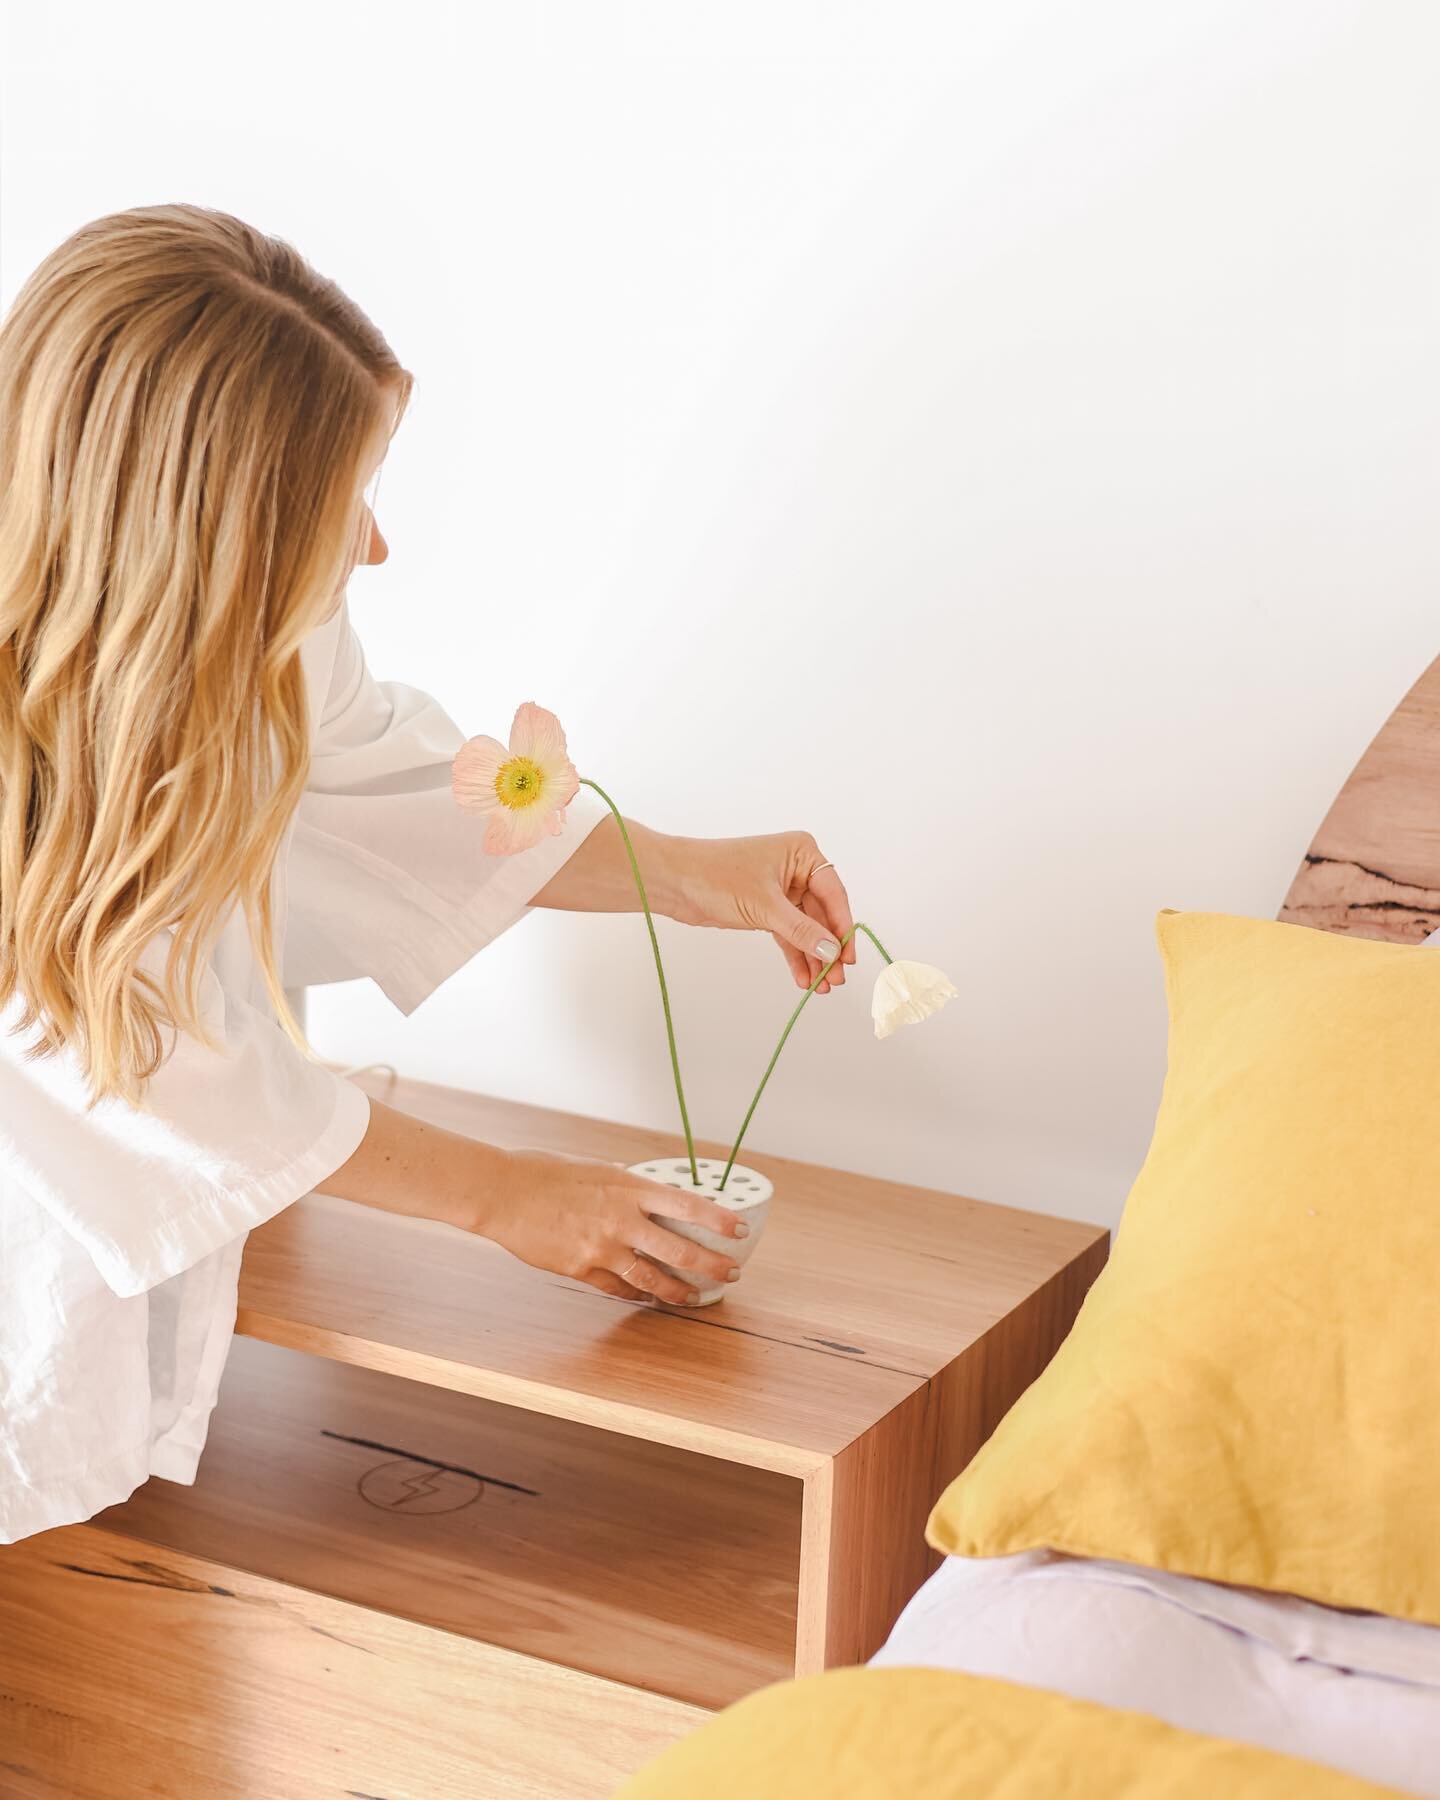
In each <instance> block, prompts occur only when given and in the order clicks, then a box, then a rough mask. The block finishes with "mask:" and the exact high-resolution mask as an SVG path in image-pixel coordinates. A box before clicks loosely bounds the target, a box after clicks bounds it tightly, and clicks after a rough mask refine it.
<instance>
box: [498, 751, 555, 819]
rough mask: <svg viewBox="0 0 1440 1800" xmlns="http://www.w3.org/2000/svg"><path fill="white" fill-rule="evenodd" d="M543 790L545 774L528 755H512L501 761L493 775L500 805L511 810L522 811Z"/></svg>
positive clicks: (530, 804) (531, 803) (534, 801)
mask: <svg viewBox="0 0 1440 1800" xmlns="http://www.w3.org/2000/svg"><path fill="white" fill-rule="evenodd" d="M544 791H545V776H544V774H543V772H542V771H541V769H540V768H539V766H538V765H537V764H536V763H533V762H532V761H531V760H530V758H529V757H528V756H512V757H511V758H510V760H509V762H506V763H501V765H500V769H499V773H498V774H497V775H496V777H495V793H496V797H497V798H498V799H499V801H500V804H501V805H502V806H508V807H509V808H510V810H511V811H512V812H524V810H525V808H526V807H527V806H534V805H535V803H536V801H537V800H539V799H540V797H541V795H542V794H543V793H544Z"/></svg>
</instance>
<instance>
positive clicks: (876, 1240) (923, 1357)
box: [238, 1077, 1105, 1476]
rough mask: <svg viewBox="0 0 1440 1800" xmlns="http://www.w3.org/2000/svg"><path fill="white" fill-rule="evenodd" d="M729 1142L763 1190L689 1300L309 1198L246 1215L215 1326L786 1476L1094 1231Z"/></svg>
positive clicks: (615, 1147)
mask: <svg viewBox="0 0 1440 1800" xmlns="http://www.w3.org/2000/svg"><path fill="white" fill-rule="evenodd" d="M362 1085H364V1086H365V1087H366V1088H367V1090H368V1091H370V1092H371V1093H374V1094H375V1095H376V1096H377V1097H379V1098H383V1099H384V1100H386V1101H387V1102H388V1103H389V1104H391V1105H394V1106H398V1107H401V1108H403V1109H404V1110H406V1111H407V1112H411V1113H414V1114H416V1115H417V1116H419V1117H422V1118H426V1119H429V1120H432V1121H434V1122H435V1123H437V1124H441V1125H444V1126H446V1127H447V1128H448V1129H451V1130H457V1131H464V1132H467V1133H469V1134H470V1135H472V1136H475V1137H480V1138H484V1139H486V1140H488V1141H490V1142H492V1143H498V1144H502V1145H504V1146H506V1147H507V1148H522V1147H527V1146H528V1147H532V1148H537V1149H548V1150H562V1151H566V1152H569V1153H571V1154H577V1155H578V1154H583V1155H589V1156H593V1157H597V1158H601V1159H604V1160H608V1161H613V1162H621V1163H625V1162H635V1161H639V1160H641V1159H642V1158H643V1157H645V1156H647V1155H654V1154H662V1155H667V1156H668V1155H673V1154H675V1153H676V1152H677V1151H678V1149H679V1147H680V1140H679V1139H678V1138H674V1137H670V1136H666V1135H665V1134H657V1133H654V1132H646V1131H641V1130H640V1129H638V1128H636V1127H631V1126H623V1125H614V1124H610V1123H607V1122H605V1121H601V1120H594V1119H582V1118H579V1117H577V1116H575V1115H572V1114H567V1113H560V1112H552V1111H549V1110H547V1109H545V1108H541V1107H531V1106H521V1105H518V1104H515V1103H512V1102H509V1101H498V1100H493V1099H489V1098H486V1097H484V1096H481V1095H476V1094H467V1093H463V1092H460V1091H458V1090H456V1089H450V1088H441V1087H435V1086H432V1085H430V1084H428V1083H422V1082H415V1081H407V1080H399V1081H396V1080H388V1081H387V1080H385V1079H383V1078H376V1077H369V1078H366V1079H365V1080H364V1081H363V1082H362ZM701 1148H702V1150H704V1151H706V1152H707V1153H708V1151H709V1150H710V1149H712V1148H713V1149H716V1150H719V1149H720V1148H721V1146H718V1145H716V1146H707V1145H702V1146H701ZM748 1154H749V1153H748V1152H747V1155H748ZM750 1160H751V1161H752V1162H753V1163H754V1164H755V1166H756V1167H758V1168H760V1169H761V1170H762V1171H763V1172H764V1173H765V1174H766V1175H768V1176H770V1178H771V1179H772V1180H773V1181H774V1182H775V1184H776V1196H777V1198H776V1205H775V1208H774V1211H773V1214H772V1217H771V1221H770V1224H769V1226H768V1227H767V1230H766V1235H765V1238H764V1240H763V1241H762V1243H761V1244H760V1245H759V1246H758V1248H757V1249H756V1252H755V1254H754V1256H753V1257H752V1259H751V1260H750V1262H749V1264H748V1265H747V1267H746V1271H745V1275H744V1278H743V1279H742V1280H741V1281H740V1282H739V1283H737V1284H736V1290H735V1292H734V1293H733V1294H731V1295H728V1296H727V1297H726V1299H725V1300H723V1301H722V1302H720V1304H719V1305H717V1306H715V1307H710V1308H706V1309H704V1311H703V1312H691V1311H688V1310H687V1309H684V1308H673V1309H671V1308H651V1307H644V1306H636V1305H633V1304H630V1303H627V1302H625V1301H620V1300H612V1299H610V1298H608V1297H607V1296H605V1295H601V1294H597V1293H595V1292H594V1291H593V1290H592V1289H589V1288H585V1287H582V1286H581V1285H580V1284H579V1283H575V1282H567V1281H564V1280H561V1279H559V1278H557V1277H553V1276H547V1275H544V1274H542V1273H541V1272H539V1271H537V1270H534V1269H530V1268H528V1267H526V1266H525V1265H524V1264H521V1263H518V1262H516V1261H515V1260H514V1259H513V1258H512V1257H509V1256H507V1255H506V1253H505V1252H504V1251H502V1250H499V1249H498V1248H496V1247H495V1246H494V1245H492V1244H489V1243H486V1242H484V1241H483V1240H481V1239H477V1238H467V1237H465V1236H464V1235H463V1234H462V1233H459V1232H456V1231H452V1230H449V1229H447V1228H445V1227H443V1226H439V1225H433V1224H430V1223H428V1222H425V1221H416V1220H410V1219H401V1218H397V1217H395V1216H394V1215H390V1214H382V1213H377V1212H373V1211H371V1210H369V1209H367V1208H363V1207H355V1206H351V1205H349V1204H348V1203H347V1202H344V1201H338V1200H333V1199H330V1198H328V1197H318V1196H312V1197H311V1198H309V1199H307V1200H304V1201H301V1202H300V1203H299V1204H297V1205H296V1206H294V1207H291V1208H289V1209H287V1211H286V1212H284V1213H282V1214H281V1215H280V1216H279V1217H278V1218H276V1219H275V1220H272V1221H271V1222H270V1223H269V1224H268V1225H265V1226H263V1227H262V1228H261V1229H260V1230H259V1231H256V1232H254V1233H252V1235H251V1238H250V1241H249V1244H248V1246H247V1250H246V1258H245V1266H244V1270H243V1272H242V1278H241V1292H240V1319H239V1324H238V1329H239V1330H241V1331H243V1332H246V1333H248V1334H250V1335H251V1336H256V1337H261V1338H265V1339H267V1340H268V1341H269V1342H272V1343H279V1344H285V1345H289V1346H291V1347H293V1348H296V1349H302V1350H307V1351H309V1352H311V1353H313V1354H318V1355H323V1356H331V1357H335V1358H336V1359H338V1360H341V1361H349V1362H357V1363H362V1364H364V1365H365V1366H368V1367H372V1368H379V1369H383V1370H386V1371H388V1372H390V1373H395V1374H401V1375H406V1376H409V1377H411V1378H413V1379H416V1380H422V1381H429V1382H435V1383H437V1384H439V1385H443V1386H449V1387H453V1388H455V1389H457V1390H458V1391H461V1392H467V1393H474V1394H479V1395H482V1396H484V1397H486V1398H490V1399H495V1400H499V1401H502V1402H505V1403H507V1404H513V1405H518V1406H523V1407H526V1408H530V1409H533V1410H538V1411H547V1412H551V1413H553V1414H555V1415H556V1416H559V1417H564V1418H570V1419H576V1420H579V1421H582V1422H585V1423H590V1424H595V1425H598V1426H600V1427H601V1428H602V1429H606V1430H613V1431H620V1432H625V1433H628V1434H630V1435H634V1436H640V1437H646V1438H651V1439H653V1440H656V1441H660V1442H665V1443H670V1444H673V1445H676V1446H678V1447H680V1448H685V1449H694V1450H699V1451H702V1452H704V1453H705V1454H708V1455H714V1456H722V1457H727V1458H730V1459H732V1460H735V1461H741V1462H747V1463H750V1464H751V1465H753V1466H755V1467H760V1468H771V1469H775V1470H778V1471H780V1472H783V1473H787V1474H794V1475H800V1476H803V1475H804V1474H806V1473H808V1472H809V1471H810V1470H812V1469H814V1468H815V1467H817V1466H819V1464H820V1463H821V1462H823V1461H824V1460H826V1459H827V1458H829V1457H832V1456H835V1455H837V1454H838V1453H839V1452H840V1451H841V1450H843V1449H844V1448H845V1447H846V1445H848V1444H850V1443H852V1442H853V1441H854V1440H855V1439H856V1438H857V1437H858V1436H860V1435H861V1434H862V1433H863V1432H864V1431H866V1430H868V1429H869V1427H870V1425H871V1424H872V1423H873V1422H874V1421H875V1420H876V1419H878V1418H881V1417H883V1416H884V1415H885V1414H886V1413H888V1412H889V1411H890V1410H891V1409H892V1408H893V1407H894V1406H896V1405H898V1404H899V1403H900V1402H901V1401H902V1400H904V1399H905V1398H906V1397H907V1396H908V1395H909V1394H910V1393H912V1392H913V1391H914V1390H915V1388H916V1387H917V1386H918V1385H919V1384H920V1383H921V1382H923V1381H925V1380H927V1379H929V1378H930V1377H931V1376H933V1375H934V1374H935V1373H936V1372H937V1370H939V1369H942V1368H945V1367H947V1366H948V1364H949V1363H950V1362H951V1361H952V1360H953V1359H954V1357H955V1356H956V1355H957V1354H959V1353H961V1352H962V1351H963V1350H965V1349H966V1348H968V1346H969V1345H970V1344H972V1343H974V1342H977V1341H978V1340H979V1339H980V1338H981V1337H983V1336H984V1334H985V1333H986V1332H987V1331H988V1330H989V1329H990V1328H991V1327H992V1326H993V1325H994V1324H995V1323H996V1322H997V1321H998V1320H1000V1319H1001V1318H1003V1317H1005V1315H1006V1314H1007V1313H1008V1312H1010V1311H1011V1310H1012V1309H1013V1308H1014V1307H1015V1306H1016V1305H1018V1304H1019V1303H1020V1302H1021V1301H1022V1300H1023V1299H1024V1298H1025V1297H1026V1296H1028V1295H1029V1294H1031V1293H1032V1292H1033V1291H1034V1290H1035V1289H1036V1288H1037V1287H1039V1286H1043V1285H1044V1283H1045V1282H1047V1281H1048V1280H1050V1279H1051V1277H1052V1276H1053V1275H1054V1274H1055V1273H1056V1272H1057V1271H1058V1270H1060V1269H1062V1268H1065V1267H1067V1266H1068V1265H1069V1264H1070V1263H1071V1262H1072V1261H1073V1260H1074V1259H1075V1258H1076V1257H1078V1256H1081V1255H1083V1254H1086V1253H1087V1252H1089V1251H1090V1250H1092V1249H1093V1248H1094V1246H1095V1245H1096V1244H1097V1243H1103V1242H1104V1241H1105V1233H1104V1232H1103V1231H1102V1230H1101V1229H1100V1228H1099V1227H1097V1226H1092V1225H1083V1224H1077V1223H1074V1222H1072V1221H1069V1220H1063V1219H1051V1218H1048V1217H1046V1216H1044V1215H1043V1214H1038V1213H1028V1212H1021V1211H1017V1210H1015V1209H1012V1208H1008V1207H1000V1206H990V1205H987V1204H985V1203H984V1202H981V1201H976V1200H970V1199H967V1198H965V1197H963V1196H960V1195H956V1194H945V1193H940V1192H936V1191H934V1190H930V1189H925V1188H916V1187H908V1186H904V1185H901V1184H898V1183H891V1182H885V1181H880V1180H876V1179H873V1178H871V1177H867V1176H861V1175H853V1174H847V1173H843V1172H840V1171H836V1170H827V1169H820V1168H815V1167H812V1166H810V1165H808V1164H803V1163H798V1162H791V1161H787V1160H786V1159H783V1158H779V1157H768V1156H764V1155H762V1154H759V1153H757V1154H755V1155H753V1156H751V1157H750Z"/></svg>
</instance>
